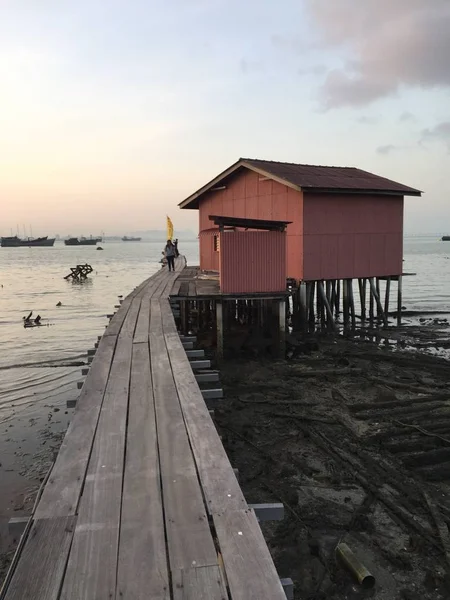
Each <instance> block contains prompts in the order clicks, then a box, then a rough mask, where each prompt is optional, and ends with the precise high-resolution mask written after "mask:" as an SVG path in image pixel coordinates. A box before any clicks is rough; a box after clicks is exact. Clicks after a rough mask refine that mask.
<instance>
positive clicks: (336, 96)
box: [304, 0, 450, 108]
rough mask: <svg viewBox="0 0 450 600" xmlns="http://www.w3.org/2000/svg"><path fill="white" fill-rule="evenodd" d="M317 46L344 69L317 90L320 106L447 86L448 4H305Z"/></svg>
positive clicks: (344, 0)
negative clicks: (314, 27) (409, 88)
mask: <svg viewBox="0 0 450 600" xmlns="http://www.w3.org/2000/svg"><path fill="white" fill-rule="evenodd" d="M304 3H305V5H306V6H307V7H308V9H309V11H310V14H311V15H312V17H313V20H314V21H315V23H316V24H317V25H318V27H319V32H320V44H321V46H322V48H325V49H329V50H333V51H334V57H335V58H336V57H337V56H340V57H341V59H342V60H343V62H344V66H343V67H340V68H336V69H334V70H332V71H331V72H330V73H329V74H328V76H327V77H326V79H325V82H324V85H323V87H322V89H321V94H322V100H323V102H324V105H325V108H334V107H342V106H363V105H367V104H369V103H371V102H373V101H375V100H377V99H379V98H382V97H385V96H391V95H394V94H395V93H396V92H398V90H399V89H400V88H401V87H402V86H415V87H422V88H433V87H437V86H445V87H448V86H450V69H449V68H448V56H449V55H450V3H449V2H448V0H433V1H432V2H424V1H423V0H396V1H395V2H393V1H392V0H364V2H355V1H354V0H333V2H330V1H329V0H304Z"/></svg>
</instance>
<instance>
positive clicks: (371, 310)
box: [369, 279, 375, 326]
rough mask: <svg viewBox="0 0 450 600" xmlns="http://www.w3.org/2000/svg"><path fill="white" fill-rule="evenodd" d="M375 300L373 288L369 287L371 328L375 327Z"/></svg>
mask: <svg viewBox="0 0 450 600" xmlns="http://www.w3.org/2000/svg"><path fill="white" fill-rule="evenodd" d="M369 283H370V279H369ZM374 316H375V315H374V298H373V291H372V286H371V285H369V319H370V326H372V325H373V319H374Z"/></svg>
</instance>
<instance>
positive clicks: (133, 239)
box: [122, 235, 142, 242]
mask: <svg viewBox="0 0 450 600" xmlns="http://www.w3.org/2000/svg"><path fill="white" fill-rule="evenodd" d="M141 240H142V238H140V237H132V236H127V235H124V236H123V238H122V242H140V241H141Z"/></svg>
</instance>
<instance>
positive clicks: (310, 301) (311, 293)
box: [308, 281, 316, 331]
mask: <svg viewBox="0 0 450 600" xmlns="http://www.w3.org/2000/svg"><path fill="white" fill-rule="evenodd" d="M308 286H309V288H308V306H309V315H308V323H309V327H308V329H309V331H314V329H315V325H316V319H315V315H314V290H315V286H316V282H315V281H309V282H308Z"/></svg>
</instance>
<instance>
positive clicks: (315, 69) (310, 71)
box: [297, 65, 328, 75]
mask: <svg viewBox="0 0 450 600" xmlns="http://www.w3.org/2000/svg"><path fill="white" fill-rule="evenodd" d="M327 71H328V69H327V67H326V66H325V65H314V66H312V67H306V68H300V69H298V71H297V73H298V75H324V74H325V73H326V72H327Z"/></svg>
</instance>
